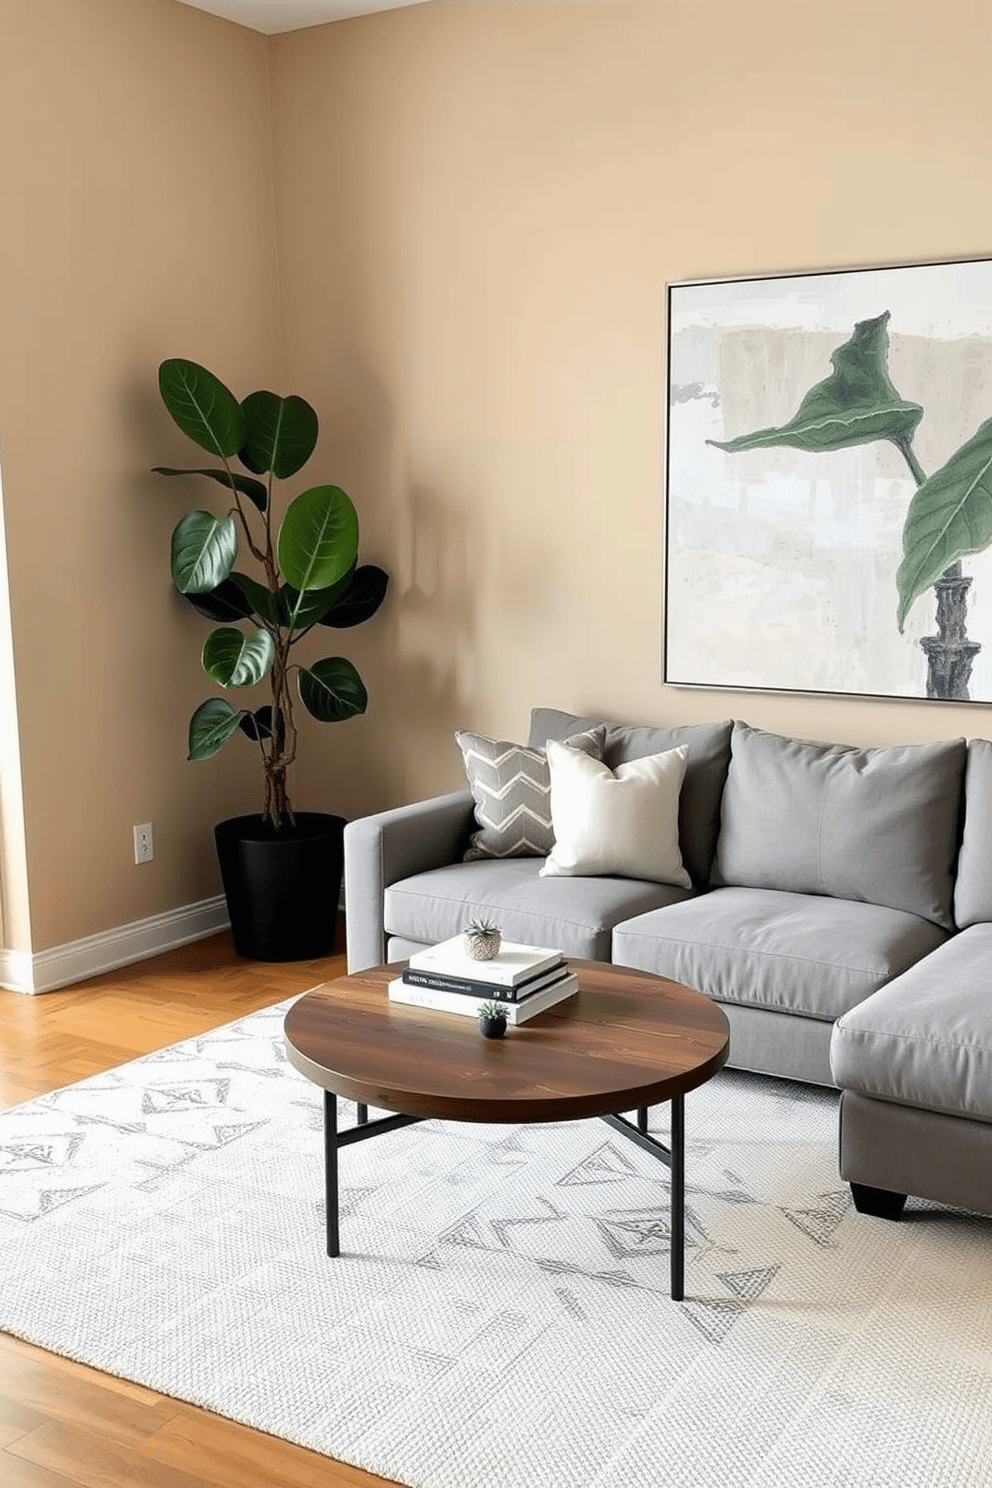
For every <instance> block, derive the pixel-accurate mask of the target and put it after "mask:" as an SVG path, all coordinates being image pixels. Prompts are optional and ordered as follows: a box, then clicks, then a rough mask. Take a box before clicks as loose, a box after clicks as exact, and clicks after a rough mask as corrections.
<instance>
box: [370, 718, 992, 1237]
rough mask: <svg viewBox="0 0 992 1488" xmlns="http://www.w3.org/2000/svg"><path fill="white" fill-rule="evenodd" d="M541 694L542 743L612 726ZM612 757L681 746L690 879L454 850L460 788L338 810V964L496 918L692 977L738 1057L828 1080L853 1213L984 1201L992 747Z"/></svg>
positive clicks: (719, 738) (547, 938) (739, 727)
mask: <svg viewBox="0 0 992 1488" xmlns="http://www.w3.org/2000/svg"><path fill="white" fill-rule="evenodd" d="M602 723H603V721H602V720H597V719H591V718H584V717H577V716H575V715H573V714H569V713H562V712H559V711H558V710H556V709H549V708H537V709H535V710H534V712H533V714H532V718H531V730H530V738H529V741H528V742H529V744H530V746H532V747H533V748H536V749H541V748H542V747H544V746H545V745H546V744H547V742H548V741H549V740H551V739H555V740H565V739H567V738H569V737H570V736H571V735H574V734H577V733H582V732H585V731H586V730H588V729H590V728H595V727H596V726H597V725H600V724H602ZM603 726H604V727H605V736H604V745H603V751H602V752H603V760H604V762H605V763H606V764H607V765H608V766H610V768H611V769H613V770H615V769H616V768H617V767H618V766H619V765H621V764H623V763H624V762H626V761H631V760H635V759H641V758H643V757H645V756H648V755H652V754H658V753H662V752H664V751H666V750H670V749H674V748H677V747H679V746H685V747H686V748H687V749H688V760H687V768H686V774H685V779H684V782H683V785H682V790H681V794H680V797H679V806H678V817H679V840H680V846H681V852H682V860H683V863H684V866H685V868H686V869H687V870H688V872H689V874H690V876H691V879H692V887H691V888H685V887H681V886H678V885H674V884H667V883H655V882H645V881H642V880H635V879H630V878H620V877H593V878H590V877H545V876H542V875H541V873H540V870H541V867H542V865H543V861H544V860H543V859H542V858H540V857H536V856H520V857H516V856H515V857H489V858H486V857H483V858H473V859H472V860H471V861H464V854H465V851H466V848H467V846H468V843H469V839H470V835H471V833H472V831H473V828H474V827H475V825H476V822H475V816H474V805H475V803H474V800H473V796H472V794H471V792H469V791H468V790H466V791H464V792H457V793H454V794H451V795H447V796H442V797H438V798H436V799H434V800H431V801H422V802H418V803H416V804H414V805H411V806H404V807H400V808H398V809H396V810H393V811H386V812H381V813H379V814H378V815H376V816H371V817H366V818H363V819H361V820H358V821H355V822H351V823H349V825H348V827H347V828H346V830H345V895H346V915H347V936H348V964H349V968H350V969H351V970H353V971H357V970H361V969H362V968H364V967H366V966H371V965H374V964H377V963H379V962H382V961H384V960H391V961H393V960H401V959H403V958H405V957H406V956H408V955H409V954H411V952H412V951H414V950H416V949H419V948H420V947H422V946H424V945H429V944H432V943H434V942H436V941H439V940H444V939H446V938H448V937H449V936H452V935H456V934H458V932H459V931H460V930H461V929H463V928H464V926H465V924H466V923H467V922H468V921H469V920H470V919H474V918H478V917H480V916H488V917H491V918H493V919H495V920H496V921H497V922H498V923H499V924H500V926H501V927H502V930H503V934H504V936H505V937H506V938H507V939H510V940H519V941H524V942H528V943H532V944H542V945H556V946H561V947H562V948H563V949H564V950H565V952H566V953H567V954H568V955H572V956H584V957H590V958H592V959H595V960H601V961H613V962H615V963H617V964H620V965H625V966H631V967H636V968H638V969H641V970H645V971H650V972H656V973H658V974H659V975H662V976H667V977H672V978H674V979H675V980H677V981H680V982H684V983H686V984H688V985H690V986H694V987H697V988H699V989H700V990H701V991H703V992H705V993H706V994H707V995H708V996H710V997H712V998H714V999H715V1000H716V1001H717V1002H719V1003H720V1005H721V1006H722V1007H723V1009H724V1011H725V1013H726V1014H727V1017H728V1019H729V1021H730V1026H731V1049H730V1063H731V1065H734V1066H736V1067H738V1068H742V1069H748V1070H754V1071H758V1072H762V1073H767V1074H772V1075H778V1076H782V1077H785V1078H788V1079H794V1080H805V1081H810V1082H813V1083H817V1084H826V1085H830V1084H833V1085H836V1086H838V1087H840V1089H841V1092H842V1094H841V1102H840V1171H841V1176H842V1177H843V1178H844V1179H845V1180H846V1181H848V1182H850V1184H851V1187H852V1191H853V1194H854V1199H855V1203H856V1204H857V1206H858V1208H859V1209H862V1210H863V1211H866V1212H869V1213H873V1214H880V1215H885V1216H888V1217H895V1216H896V1215H897V1214H898V1213H899V1211H900V1209H901V1207H902V1204H903V1203H904V1201H905V1197H906V1195H908V1194H913V1195H917V1196H919V1197H923V1198H930V1199H935V1200H938V1201H940V1202H944V1203H949V1204H955V1205H961V1206H963V1207H966V1208H973V1209H977V1210H980V1211H982V1212H985V1213H992V744H990V743H988V742H987V741H985V740H971V741H970V742H966V741H965V740H964V739H955V740H948V741H943V742H938V743H933V744H919V745H907V746H905V747H902V748H889V749H858V748H853V747H850V746H846V745H838V744H820V743H814V742H810V741H804V740H798V739H789V738H784V737H781V736H778V735H775V734H769V733H765V732H763V731H762V730H759V729H754V728H751V727H750V726H749V725H748V724H746V723H742V722H731V721H730V720H726V721H723V722H720V723H713V724H699V725H689V726H685V727H675V728H654V727H634V726H628V725H620V724H611V723H606V724H605V725H603Z"/></svg>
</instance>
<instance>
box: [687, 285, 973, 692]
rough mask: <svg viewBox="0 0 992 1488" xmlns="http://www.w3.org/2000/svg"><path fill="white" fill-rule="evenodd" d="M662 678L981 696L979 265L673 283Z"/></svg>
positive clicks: (806, 689)
mask: <svg viewBox="0 0 992 1488" xmlns="http://www.w3.org/2000/svg"><path fill="white" fill-rule="evenodd" d="M666 464H667V480H666V524H665V530H666V553H665V556H666V563H665V567H666V581H665V681H666V682H668V683H670V684H673V685H676V686H680V685H681V686H704V687H706V686H710V687H731V688H735V689H737V688H744V689H747V688H753V689H760V690H774V691H784V692H829V693H854V694H863V695H868V696H875V697H898V698H935V699H941V700H951V701H958V702H969V701H971V702H983V703H988V702H992V260H989V259H981V260H969V261H967V262H956V263H941V264H925V265H904V266H899V267H891V268H878V269H847V270H838V271H835V272H829V273H816V274H791V275H784V276H778V277H775V278H768V279H726V280H710V281H705V282H702V281H699V282H693V283H681V284H672V285H670V286H669V290H668V430H667V457H666Z"/></svg>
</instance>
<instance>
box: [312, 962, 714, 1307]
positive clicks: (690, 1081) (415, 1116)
mask: <svg viewBox="0 0 992 1488" xmlns="http://www.w3.org/2000/svg"><path fill="white" fill-rule="evenodd" d="M403 964H404V963H396V964H395V965H392V966H377V967H373V968H371V969H370V970H368V971H361V972H356V973H354V974H352V975H350V976H344V977H339V978H338V979H337V980H336V981H333V982H327V983H325V984H324V985H323V986H321V987H316V988H315V989H314V990H313V991H312V992H307V993H305V995H304V996H303V997H301V998H300V999H299V1001H298V1002H295V1003H294V1004H293V1006H292V1007H291V1008H290V1010H289V1012H288V1013H287V1015H286V1024H285V1032H286V1052H287V1055H288V1057H289V1060H290V1063H291V1064H293V1065H294V1066H295V1067H296V1069H298V1070H299V1071H300V1073H301V1074H304V1075H306V1077H307V1078H308V1079H309V1080H313V1081H314V1083H315V1084H317V1085H319V1086H321V1087H322V1089H323V1090H324V1168H325V1188H326V1196H327V1253H328V1255H329V1256H337V1255H339V1254H340V1237H339V1233H338V1152H339V1149H340V1148H342V1147H346V1146H348V1145H350V1144H351V1143H352V1142H357V1141H362V1140H364V1139H365V1138H366V1137H371V1136H377V1135H380V1134H381V1133H383V1132H388V1131H395V1130H396V1129H397V1128H398V1127H401V1126H408V1125H410V1124H411V1123H413V1122H415V1121H425V1120H429V1119H432V1118H440V1119H442V1120H446V1121H477V1122H493V1123H511V1124H516V1123H518V1122H527V1121H541V1122H544V1121H573V1120H577V1119H580V1118H585V1117H589V1116H599V1117H602V1119H603V1120H604V1121H607V1122H608V1123H609V1124H610V1126H612V1127H614V1128H615V1129H616V1130H617V1131H620V1132H621V1133H622V1134H623V1135H624V1136H625V1137H628V1138H629V1139H630V1140H631V1141H632V1142H635V1143H636V1144H637V1145H638V1146H639V1147H641V1148H643V1149H644V1150H645V1151H647V1152H650V1153H651V1155H652V1156H653V1157H657V1158H660V1159H661V1161H662V1162H664V1163H665V1164H666V1166H668V1167H669V1168H670V1169H671V1174H672V1182H671V1283H672V1297H673V1298H674V1299H675V1300H676V1301H679V1300H681V1298H682V1296H683V1290H684V1274H685V1272H684V1248H685V1119H684V1108H683V1096H684V1095H685V1093H686V1092H687V1091H689V1090H694V1089H695V1088H696V1087H697V1086H698V1085H702V1084H703V1083H704V1082H705V1081H706V1080H708V1079H709V1078H710V1077H711V1076H712V1075H715V1074H716V1072H717V1070H719V1069H721V1068H722V1067H723V1065H724V1064H726V1062H727V1055H728V1052H729V1046H730V1027H729V1024H728V1023H727V1019H726V1017H725V1015H724V1013H723V1012H722V1010H721V1009H720V1008H719V1007H718V1006H717V1005H716V1003H713V1002H711V1001H710V1000H709V998H707V997H704V996H703V995H702V993H700V992H694V991H692V990H691V989H690V988H689V987H683V986H681V984H680V983H678V982H671V981H667V980H666V979H665V978H663V977H656V976H651V975H650V974H649V973H648V972H643V971H631V970H628V969H627V968H626V967H622V966H610V965H607V964H605V963H603V962H599V961H581V960H576V959H575V958H573V957H570V958H569V966H570V968H571V969H572V970H573V971H575V972H577V973H578V977H579V990H578V992H577V993H576V994H575V996H574V997H570V998H568V999H567V1000H566V1001H565V1002H561V1003H558V1004H557V1006H556V1007H553V1008H549V1009H548V1010H547V1011H546V1012H544V1013H540V1014H538V1016H537V1017H536V1018H532V1019H531V1020H530V1021H528V1022H526V1023H522V1024H520V1025H519V1026H518V1027H514V1028H510V1029H509V1030H508V1031H507V1034H506V1037H505V1038H502V1039H486V1038H482V1037H481V1035H480V1033H479V1031H478V1028H477V1026H476V1021H475V1019H474V1018H468V1017H461V1016H459V1015H457V1014H454V1013H439V1012H434V1011H433V1010H428V1009H425V1008H416V1007H407V1006H405V1005H403V1004H401V1003H396V1002H390V1001H389V999H388V997H387V995H386V989H387V987H388V984H389V982H390V981H392V979H393V978H394V977H396V976H399V975H400V973H401V972H402V970H403ZM338 1096H343V1097H346V1098H348V1099H350V1100H353V1101H355V1102H356V1103H357V1105H358V1125H357V1126H355V1127H352V1128H350V1129H349V1130H346V1131H339V1130H338V1122H337V1097H338ZM663 1101H670V1102H671V1108H672V1137H671V1146H670V1147H664V1146H663V1145H662V1144H661V1143H660V1142H658V1141H656V1140H655V1139H654V1138H653V1137H651V1136H649V1135H648V1131H647V1112H648V1107H649V1106H655V1105H659V1104H661V1103H662V1102H663ZM369 1106H375V1107H377V1108H380V1109H383V1110H387V1111H395V1112H397V1113H399V1114H397V1115H395V1116H387V1117H383V1118H381V1119H380V1120H377V1121H369V1120H368V1107H369ZM635 1110H636V1112H637V1122H636V1125H635V1123H634V1122H631V1121H629V1120H627V1118H626V1117H624V1116H622V1115H621V1114H620V1113H621V1112H623V1111H635Z"/></svg>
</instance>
